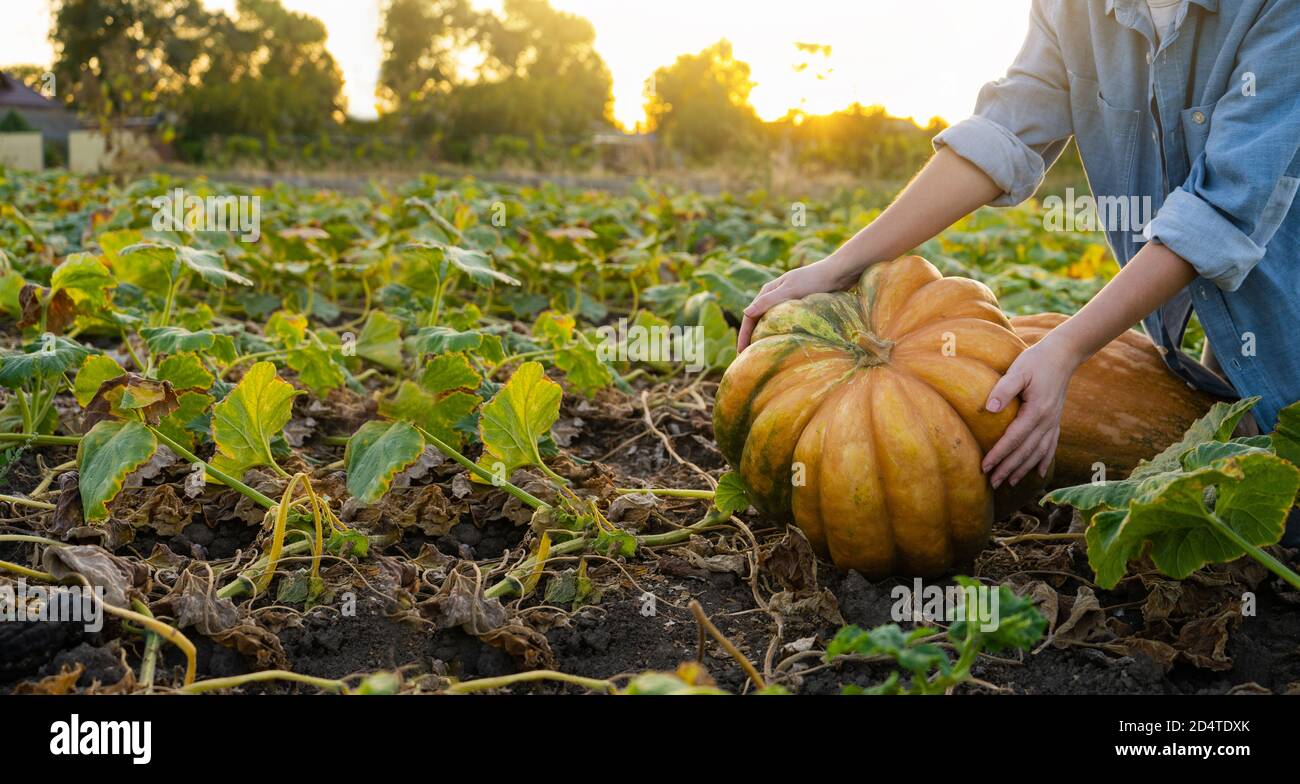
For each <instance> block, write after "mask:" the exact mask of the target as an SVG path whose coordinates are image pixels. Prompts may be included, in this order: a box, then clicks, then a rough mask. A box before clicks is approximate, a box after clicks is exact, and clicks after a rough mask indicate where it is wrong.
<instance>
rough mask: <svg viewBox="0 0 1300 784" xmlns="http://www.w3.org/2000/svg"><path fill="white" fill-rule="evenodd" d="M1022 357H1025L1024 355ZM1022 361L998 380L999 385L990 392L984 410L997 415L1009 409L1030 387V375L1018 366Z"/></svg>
mask: <svg viewBox="0 0 1300 784" xmlns="http://www.w3.org/2000/svg"><path fill="white" fill-rule="evenodd" d="M1021 356H1024V355H1023V354H1022V355H1021ZM1019 364H1020V360H1019V359H1017V360H1016V361H1015V362H1013V363H1012V364H1011V367H1009V368H1007V373H1006V375H1004V376H1003V377H1002V378H1000V379H998V383H996V384H994V385H993V390H992V391H991V392H989V398H988V400H986V401H984V408H986V409H988V410H989V411H992V412H993V413H995V414H996V413H997V412H999V411H1001V410H1002V409H1004V408H1006V407H1007V403H1010V402H1011V401H1012V400H1015V399H1016V396H1017V395H1019V394H1020V393H1021V392H1023V391H1024V389H1025V387H1027V386H1029V374H1027V373H1025V372H1024V371H1022V370H1021V369H1020V368H1019V367H1017V365H1019Z"/></svg>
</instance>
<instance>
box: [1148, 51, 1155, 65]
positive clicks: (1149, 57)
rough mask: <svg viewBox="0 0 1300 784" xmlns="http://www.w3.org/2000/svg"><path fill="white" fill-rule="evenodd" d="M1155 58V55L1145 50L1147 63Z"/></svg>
mask: <svg viewBox="0 0 1300 784" xmlns="http://www.w3.org/2000/svg"><path fill="white" fill-rule="evenodd" d="M1155 59H1156V56H1155V55H1154V54H1152V53H1151V52H1147V65H1150V64H1151V63H1152V62H1153V61H1154V60H1155Z"/></svg>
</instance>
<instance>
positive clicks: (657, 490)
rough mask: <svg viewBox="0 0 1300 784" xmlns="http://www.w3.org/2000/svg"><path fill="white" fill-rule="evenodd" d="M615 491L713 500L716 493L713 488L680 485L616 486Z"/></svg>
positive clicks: (626, 493) (625, 493)
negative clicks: (680, 486)
mask: <svg viewBox="0 0 1300 784" xmlns="http://www.w3.org/2000/svg"><path fill="white" fill-rule="evenodd" d="M614 492H616V493H623V494H624V495H634V494H636V493H651V494H653V495H661V496H663V497H664V498H707V499H709V500H713V497H714V496H715V495H716V493H715V492H714V491H713V490H689V489H685V488H679V487H616V488H614Z"/></svg>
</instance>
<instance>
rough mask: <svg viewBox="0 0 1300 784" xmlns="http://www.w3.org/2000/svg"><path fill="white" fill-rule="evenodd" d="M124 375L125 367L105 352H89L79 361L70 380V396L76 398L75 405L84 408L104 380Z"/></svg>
mask: <svg viewBox="0 0 1300 784" xmlns="http://www.w3.org/2000/svg"><path fill="white" fill-rule="evenodd" d="M125 375H126V368H124V367H122V366H121V365H119V364H117V360H115V359H113V358H112V357H110V356H108V355H106V354H91V355H89V356H87V357H86V359H85V360H84V361H83V362H82V363H81V368H80V369H79V370H78V371H77V377H76V378H75V379H74V380H73V382H72V396H73V397H75V398H76V399H77V405H79V406H81V407H82V408H85V407H86V406H88V405H90V401H91V400H93V399H94V398H95V395H96V393H98V392H99V388H100V387H101V386H103V384H104V382H105V381H108V380H109V379H113V378H117V377H118V376H125Z"/></svg>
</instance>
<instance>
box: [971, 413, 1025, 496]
mask: <svg viewBox="0 0 1300 784" xmlns="http://www.w3.org/2000/svg"><path fill="white" fill-rule="evenodd" d="M1036 430H1038V417H1036V416H1034V411H1033V409H1032V408H1031V407H1030V406H1023V407H1022V408H1021V409H1020V413H1018V414H1017V415H1016V418H1015V419H1014V420H1012V421H1011V424H1010V425H1009V426H1008V427H1007V430H1006V432H1005V433H1003V434H1002V437H1001V438H999V439H998V442H997V443H996V444H994V445H993V448H992V449H990V450H989V451H988V454H986V455H984V461H983V462H982V463H981V464H980V467H981V468H982V469H983V470H984V473H986V474H990V479H992V480H993V486H994V487H997V486H998V484H999V483H1000V481H1001V479H1004V478H1006V474H1007V472H1006V471H1002V470H1001V467H1002V464H1003V463H1004V462H1005V461H1006V460H1007V459H1008V458H1009V457H1011V456H1012V455H1013V454H1015V453H1016V452H1017V451H1019V450H1020V448H1021V447H1022V446H1024V444H1025V442H1026V441H1030V437H1031V436H1033V435H1034V432H1035V431H1036Z"/></svg>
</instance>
